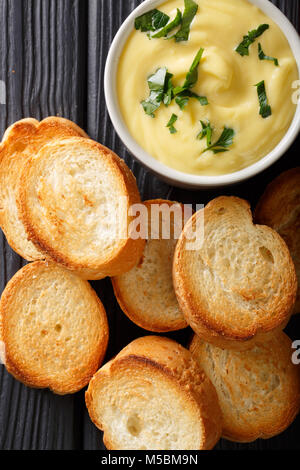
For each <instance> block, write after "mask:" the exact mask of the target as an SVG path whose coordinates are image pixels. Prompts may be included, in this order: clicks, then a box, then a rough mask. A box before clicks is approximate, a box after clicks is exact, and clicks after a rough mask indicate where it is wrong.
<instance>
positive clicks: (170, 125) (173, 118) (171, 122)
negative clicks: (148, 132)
mask: <svg viewBox="0 0 300 470" xmlns="http://www.w3.org/2000/svg"><path fill="white" fill-rule="evenodd" d="M177 119H178V116H176V114H172V116H171V119H170V121H169V122H168V124H167V125H166V127H168V128H169V131H170V133H171V134H176V132H177V129H175V127H174V124H175V122H176V121H177Z"/></svg>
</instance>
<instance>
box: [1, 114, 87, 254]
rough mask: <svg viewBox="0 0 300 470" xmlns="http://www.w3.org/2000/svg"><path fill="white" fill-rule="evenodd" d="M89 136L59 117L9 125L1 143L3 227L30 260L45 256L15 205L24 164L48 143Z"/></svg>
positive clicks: (14, 245)
mask: <svg viewBox="0 0 300 470" xmlns="http://www.w3.org/2000/svg"><path fill="white" fill-rule="evenodd" d="M72 136H82V137H88V136H87V134H86V133H85V132H84V131H83V130H82V129H80V127H78V126H77V125H76V124H74V123H73V122H71V121H69V120H67V119H64V118H58V117H48V118H46V119H44V120H43V121H41V122H39V121H37V120H36V119H31V118H27V119H22V120H21V121H18V122H16V123H14V124H13V125H12V126H10V127H9V128H8V129H7V130H6V132H5V134H4V136H3V140H2V143H1V144H0V201H1V204H0V225H1V228H2V229H3V231H4V233H5V235H6V237H7V241H8V243H9V244H10V246H11V247H12V248H13V249H14V250H15V251H16V252H17V253H18V254H19V255H20V256H22V257H23V258H25V259H27V260H28V261H34V260H37V259H45V255H44V254H43V253H41V252H40V250H39V249H38V248H37V247H35V246H34V245H33V244H32V243H31V242H30V241H28V239H27V234H26V232H25V229H24V227H23V224H22V222H21V220H20V217H19V214H18V209H17V206H16V191H17V186H18V181H19V178H20V174H21V172H22V168H23V165H24V164H25V162H26V161H27V159H28V158H30V157H31V156H32V155H35V154H36V153H37V152H38V151H39V149H40V148H41V147H42V146H43V145H44V144H46V143H47V142H50V141H53V140H55V139H58V138H60V137H72Z"/></svg>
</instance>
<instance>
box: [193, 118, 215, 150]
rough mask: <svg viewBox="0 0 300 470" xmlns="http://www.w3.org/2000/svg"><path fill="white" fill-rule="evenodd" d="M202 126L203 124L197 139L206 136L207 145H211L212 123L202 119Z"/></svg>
mask: <svg viewBox="0 0 300 470" xmlns="http://www.w3.org/2000/svg"><path fill="white" fill-rule="evenodd" d="M200 122H201V126H202V131H200V132H199V134H198V135H197V139H199V140H202V139H204V137H206V143H207V146H208V147H209V146H210V145H211V137H212V132H213V130H212V128H211V125H210V122H209V121H208V122H207V124H206V123H205V122H204V121H200Z"/></svg>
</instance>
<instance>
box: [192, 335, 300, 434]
mask: <svg viewBox="0 0 300 470" xmlns="http://www.w3.org/2000/svg"><path fill="white" fill-rule="evenodd" d="M190 351H191V353H192V354H193V356H194V358H195V359H196V360H197V362H198V364H199V366H200V367H201V368H202V369H203V370H204V371H205V373H206V374H207V376H208V377H209V378H210V380H211V381H212V383H213V385H214V386H215V388H216V390H217V394H218V397H219V402H220V406H221V410H222V413H223V422H224V424H223V433H222V435H223V437H224V438H226V439H229V440H232V441H236V442H252V441H254V440H256V439H259V438H262V439H268V438H271V437H273V436H275V435H277V434H280V433H281V432H283V431H284V430H285V429H286V428H287V427H288V426H289V425H290V424H291V423H292V422H293V421H294V419H295V417H296V415H297V414H298V413H299V410H300V366H299V365H298V366H296V365H294V364H293V363H292V353H293V349H292V342H291V340H290V338H289V337H288V336H287V335H286V334H285V333H283V332H279V333H277V334H276V335H274V336H273V338H271V339H269V340H267V341H263V342H260V343H257V344H256V345H254V346H253V347H252V348H251V349H249V350H247V351H232V350H231V351H230V350H225V349H220V348H218V347H216V346H213V345H211V344H209V343H205V342H204V341H202V340H201V339H200V338H198V337H197V336H196V335H195V336H194V338H193V340H192V342H191V345H190Z"/></svg>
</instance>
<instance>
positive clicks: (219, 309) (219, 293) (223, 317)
mask: <svg viewBox="0 0 300 470" xmlns="http://www.w3.org/2000/svg"><path fill="white" fill-rule="evenodd" d="M203 211H204V212H203ZM203 216H204V239H203V243H202V244H199V243H198V245H199V246H197V248H196V249H188V247H189V245H188V243H189V239H190V238H191V236H192V233H193V229H194V231H195V229H196V234H197V233H198V232H197V231H200V224H199V220H200V222H201V221H202V220H203ZM194 236H195V235H194ZM173 279H174V286H175V292H176V294H177V298H178V301H179V305H180V307H181V309H182V311H183V313H184V315H185V317H186V320H187V322H188V324H189V325H190V326H191V327H192V328H193V330H194V331H195V333H196V334H198V336H200V337H201V338H202V339H203V340H205V341H208V342H210V343H212V344H215V345H216V346H219V347H221V348H222V347H224V348H229V349H231V348H232V349H246V348H249V347H251V344H252V343H253V342H255V341H256V340H257V339H262V338H267V337H268V336H270V335H272V334H273V333H274V332H275V331H278V330H279V331H280V330H282V329H283V328H284V327H285V326H286V324H287V323H288V321H289V318H290V316H291V312H292V309H293V306H294V303H295V299H296V292H297V278H296V273H295V267H294V264H293V261H292V259H291V256H290V253H289V250H288V248H287V246H286V244H285V242H284V240H283V239H282V238H281V237H280V236H279V235H278V233H277V232H275V231H274V230H273V229H271V228H269V227H266V226H260V225H254V224H253V222H252V214H251V211H250V206H249V204H248V203H247V202H246V201H244V200H242V199H239V198H236V197H226V196H224V197H219V198H217V199H214V200H213V201H211V202H210V203H209V204H208V205H207V206H206V208H205V209H203V210H202V211H199V212H197V213H196V214H195V215H194V216H193V217H192V218H191V219H190V220H189V222H188V223H187V224H186V226H185V228H184V231H183V233H182V235H181V238H180V239H179V241H178V244H177V247H176V251H175V257H174V266H173Z"/></svg>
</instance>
